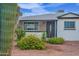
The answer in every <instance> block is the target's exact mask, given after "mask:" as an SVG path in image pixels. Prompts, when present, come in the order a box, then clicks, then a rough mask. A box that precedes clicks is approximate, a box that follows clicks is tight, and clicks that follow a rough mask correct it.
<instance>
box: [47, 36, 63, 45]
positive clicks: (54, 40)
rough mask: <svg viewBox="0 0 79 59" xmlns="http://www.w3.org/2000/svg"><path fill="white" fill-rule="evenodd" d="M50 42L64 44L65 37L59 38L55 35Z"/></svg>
mask: <svg viewBox="0 0 79 59" xmlns="http://www.w3.org/2000/svg"><path fill="white" fill-rule="evenodd" d="M48 42H49V43H51V44H62V43H64V39H63V38H60V37H59V38H57V37H54V38H50V39H48Z"/></svg>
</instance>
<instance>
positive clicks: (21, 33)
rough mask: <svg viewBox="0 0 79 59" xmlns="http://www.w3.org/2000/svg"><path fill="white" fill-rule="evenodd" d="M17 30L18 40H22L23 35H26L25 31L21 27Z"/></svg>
mask: <svg viewBox="0 0 79 59" xmlns="http://www.w3.org/2000/svg"><path fill="white" fill-rule="evenodd" d="M15 32H16V35H17V40H20V39H21V38H22V37H24V36H25V31H23V30H22V29H21V28H17V29H16V31H15Z"/></svg>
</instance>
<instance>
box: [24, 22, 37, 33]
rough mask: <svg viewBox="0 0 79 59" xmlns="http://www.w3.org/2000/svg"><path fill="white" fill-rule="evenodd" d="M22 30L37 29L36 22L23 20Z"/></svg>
mask: <svg viewBox="0 0 79 59" xmlns="http://www.w3.org/2000/svg"><path fill="white" fill-rule="evenodd" d="M24 30H25V31H37V30H38V22H24Z"/></svg>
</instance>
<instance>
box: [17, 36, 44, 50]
mask: <svg viewBox="0 0 79 59" xmlns="http://www.w3.org/2000/svg"><path fill="white" fill-rule="evenodd" d="M17 46H18V47H19V48H20V49H44V48H45V43H44V42H43V41H42V40H41V39H39V38H38V37H36V36H34V35H29V36H27V37H24V38H22V39H21V40H19V41H18V42H17Z"/></svg>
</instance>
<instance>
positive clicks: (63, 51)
mask: <svg viewBox="0 0 79 59" xmlns="http://www.w3.org/2000/svg"><path fill="white" fill-rule="evenodd" d="M46 45H47V49H46V50H20V49H18V48H17V47H16V43H15V41H14V42H13V48H12V54H11V55H12V56H79V42H65V43H64V44H62V45H54V44H46Z"/></svg>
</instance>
